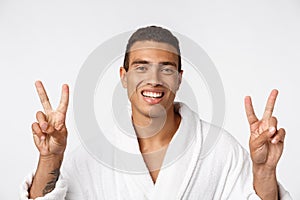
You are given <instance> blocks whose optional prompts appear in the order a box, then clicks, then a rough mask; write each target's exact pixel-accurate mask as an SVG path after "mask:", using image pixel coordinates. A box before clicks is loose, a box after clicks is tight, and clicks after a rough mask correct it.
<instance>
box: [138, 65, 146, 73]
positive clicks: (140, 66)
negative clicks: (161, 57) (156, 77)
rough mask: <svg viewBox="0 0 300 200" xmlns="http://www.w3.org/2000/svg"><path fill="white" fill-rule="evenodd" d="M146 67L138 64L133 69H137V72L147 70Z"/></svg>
mask: <svg viewBox="0 0 300 200" xmlns="http://www.w3.org/2000/svg"><path fill="white" fill-rule="evenodd" d="M147 69H148V68H147V67H146V66H144V65H138V66H137V67H136V68H135V70H136V71H137V72H146V71H147Z"/></svg>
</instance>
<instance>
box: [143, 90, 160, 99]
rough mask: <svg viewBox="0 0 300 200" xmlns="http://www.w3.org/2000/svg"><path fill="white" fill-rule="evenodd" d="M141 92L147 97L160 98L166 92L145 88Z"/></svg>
mask: <svg viewBox="0 0 300 200" xmlns="http://www.w3.org/2000/svg"><path fill="white" fill-rule="evenodd" d="M141 94H142V95H143V97H146V98H154V99H159V98H162V97H163V96H164V94H165V93H164V92H158V91H148V90H143V91H142V92H141Z"/></svg>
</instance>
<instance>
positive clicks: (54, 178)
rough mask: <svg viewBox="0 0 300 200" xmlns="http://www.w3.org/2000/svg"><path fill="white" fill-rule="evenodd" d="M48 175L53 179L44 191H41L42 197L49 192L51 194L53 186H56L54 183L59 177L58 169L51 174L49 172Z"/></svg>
mask: <svg viewBox="0 0 300 200" xmlns="http://www.w3.org/2000/svg"><path fill="white" fill-rule="evenodd" d="M49 174H51V175H53V176H54V177H53V179H52V180H51V181H49V182H48V183H47V184H46V186H45V188H44V190H43V195H46V194H48V193H49V192H51V191H52V190H53V189H54V188H55V184H56V181H57V180H58V177H59V174H60V172H59V168H57V169H55V170H53V171H52V172H50V173H49Z"/></svg>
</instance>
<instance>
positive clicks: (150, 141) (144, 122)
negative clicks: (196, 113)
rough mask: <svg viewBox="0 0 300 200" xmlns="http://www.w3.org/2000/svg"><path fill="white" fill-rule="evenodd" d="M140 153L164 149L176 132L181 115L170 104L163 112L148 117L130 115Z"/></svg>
mask: <svg viewBox="0 0 300 200" xmlns="http://www.w3.org/2000/svg"><path fill="white" fill-rule="evenodd" d="M132 119H133V124H134V127H135V131H136V134H137V136H138V142H139V146H140V150H141V153H150V152H154V151H159V150H161V149H164V148H166V147H167V146H168V144H169V143H170V141H171V139H172V137H173V136H174V134H175V133H176V131H177V129H178V127H179V124H180V121H181V117H180V115H179V114H178V113H177V112H175V109H174V105H172V106H171V107H170V108H169V109H168V110H167V111H166V112H165V113H164V114H162V115H159V116H155V117H150V116H145V115H144V116H137V115H135V114H134V113H133V115H132Z"/></svg>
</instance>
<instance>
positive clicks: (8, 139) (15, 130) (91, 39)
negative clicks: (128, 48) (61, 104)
mask: <svg viewBox="0 0 300 200" xmlns="http://www.w3.org/2000/svg"><path fill="white" fill-rule="evenodd" d="M152 24H156V25H161V26H164V27H167V28H170V29H172V30H174V31H176V32H179V33H181V34H183V35H186V36H188V37H190V38H191V39H193V40H194V41H195V42H197V43H198V44H199V45H200V46H201V47H202V48H203V49H204V50H205V51H206V52H207V53H208V55H209V56H210V58H211V59H212V60H213V62H214V63H215V65H216V67H217V69H218V71H219V73H220V76H221V78H222V81H223V84H224V88H225V94H226V121H225V129H227V130H228V131H229V132H231V133H232V134H233V135H234V136H235V137H236V138H237V139H238V140H239V141H240V143H241V144H242V145H243V146H245V148H248V147H247V143H248V136H249V132H248V125H247V121H246V118H245V113H244V107H243V98H244V96H245V95H251V96H252V97H253V101H254V106H255V110H256V112H257V114H258V115H259V116H261V114H262V111H263V109H264V105H265V102H266V98H267V96H268V94H269V92H270V91H271V89H272V88H278V89H279V91H280V94H279V98H278V102H277V105H276V111H275V115H276V116H277V117H278V120H279V126H283V127H285V128H286V131H287V137H286V141H285V149H284V154H283V156H282V158H281V160H280V162H279V166H278V179H279V180H280V181H281V183H282V184H283V185H284V186H285V187H286V188H287V189H288V190H289V191H290V193H291V195H292V196H293V197H294V199H300V191H299V183H300V159H299V155H298V154H299V152H300V151H299V139H300V136H299V128H297V126H298V124H299V122H298V120H299V115H298V113H299V112H300V107H299V102H300V94H299V89H298V86H300V80H299V78H298V77H299V70H298V69H297V68H299V66H300V59H299V57H300V37H299V36H300V2H299V1H297V0H279V1H273V0H272V1H271V0H265V1H262V0H251V1H250V0H249V1H232V0H228V1H212V0H210V1H194V2H191V1H188V0H185V1H178V0H172V1H171V0H168V1H157V0H156V1H155V0H154V1H137V0H130V1H119V2H117V1H110V2H108V1H107V2H104V1H103V2H101V1H91V0H85V1H83V0H81V1H78V0H72V1H70V0H68V1H53V0H52V1H40V0H35V1H30V0H28V1H15V0H0V67H1V68H0V69H1V71H0V92H1V96H0V125H1V131H0V134H1V139H0V153H1V161H0V163H1V164H0V177H1V183H0V199H17V198H18V190H19V185H20V183H21V181H22V179H23V178H24V176H25V175H26V174H27V173H28V172H30V171H31V170H32V169H33V168H34V167H35V166H36V163H37V157H38V153H37V150H36V149H35V146H34V144H33V140H32V135H31V129H30V126H31V123H32V122H33V121H34V120H35V112H36V111H37V110H39V109H41V105H40V103H39V100H38V97H37V95H36V92H35V88H34V81H35V80H37V79H40V80H43V82H44V83H45V85H46V89H47V91H48V94H49V97H50V99H51V101H52V104H53V106H54V107H55V106H56V105H57V104H58V101H59V97H60V87H61V84H63V83H68V84H69V85H70V88H71V94H72V91H73V86H74V83H75V81H76V76H77V74H78V72H79V69H80V67H81V65H82V64H83V62H84V61H85V59H86V58H87V56H88V55H89V54H90V53H91V52H92V51H93V50H94V49H95V48H96V47H97V46H99V45H100V44H101V43H102V42H103V41H105V40H107V39H109V38H110V37H112V36H114V35H117V34H119V33H122V32H124V31H130V30H133V29H136V28H138V27H141V26H145V25H152ZM83 107H84V105H83ZM200 114H201V113H200ZM204 115H205V114H204ZM67 124H68V128H69V132H70V133H69V136H70V137H69V143H68V150H67V152H70V151H71V150H72V149H73V148H75V146H76V145H78V144H79V140H78V136H77V134H76V131H75V126H74V120H73V113H72V98H71V103H70V109H69V115H68V120H67Z"/></svg>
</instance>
